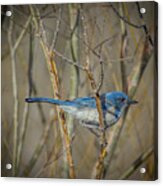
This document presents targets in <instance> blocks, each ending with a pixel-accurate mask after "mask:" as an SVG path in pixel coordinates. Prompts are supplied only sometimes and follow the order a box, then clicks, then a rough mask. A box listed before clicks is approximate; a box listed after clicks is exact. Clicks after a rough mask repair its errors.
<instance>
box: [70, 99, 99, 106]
mask: <svg viewBox="0 0 163 186" xmlns="http://www.w3.org/2000/svg"><path fill="white" fill-rule="evenodd" d="M71 102H73V103H76V105H77V106H78V107H79V108H82V107H90V108H96V100H95V98H94V97H82V98H76V99H74V100H72V101H71Z"/></svg>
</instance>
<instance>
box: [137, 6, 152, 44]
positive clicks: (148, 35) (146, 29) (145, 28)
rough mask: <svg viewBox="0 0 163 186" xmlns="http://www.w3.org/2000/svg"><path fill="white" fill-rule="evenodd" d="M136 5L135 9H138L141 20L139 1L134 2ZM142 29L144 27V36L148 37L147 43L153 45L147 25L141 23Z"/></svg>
mask: <svg viewBox="0 0 163 186" xmlns="http://www.w3.org/2000/svg"><path fill="white" fill-rule="evenodd" d="M136 6H137V9H138V13H139V17H140V19H141V20H143V14H142V13H141V12H140V4H139V2H136ZM143 29H144V32H145V34H146V36H147V37H148V40H149V43H150V44H151V45H152V47H153V46H154V43H153V40H152V37H151V35H150V34H149V31H148V28H147V25H146V24H145V23H144V24H143Z"/></svg>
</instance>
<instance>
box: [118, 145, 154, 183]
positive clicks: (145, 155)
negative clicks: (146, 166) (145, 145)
mask: <svg viewBox="0 0 163 186" xmlns="http://www.w3.org/2000/svg"><path fill="white" fill-rule="evenodd" d="M152 153H153V147H151V148H149V149H148V150H147V151H145V152H144V153H142V154H141V155H140V156H139V157H138V158H137V159H136V160H135V161H134V162H133V163H132V164H131V165H130V167H129V168H128V169H127V170H126V171H125V172H124V173H123V174H122V175H121V176H120V177H119V179H120V180H126V179H127V178H129V177H130V176H131V175H132V173H133V172H134V171H135V170H136V169H137V168H138V167H139V166H140V165H141V164H142V163H144V162H145V161H146V160H147V159H148V158H149V157H150V156H151V154H152Z"/></svg>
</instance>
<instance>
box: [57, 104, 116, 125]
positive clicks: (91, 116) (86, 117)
mask: <svg viewBox="0 0 163 186" xmlns="http://www.w3.org/2000/svg"><path fill="white" fill-rule="evenodd" d="M61 108H62V109H63V110H64V111H66V112H68V113H70V114H71V115H73V116H74V117H75V118H77V119H79V120H80V121H81V123H82V124H83V123H85V126H87V125H88V127H98V126H99V113H98V111H97V109H93V108H82V109H78V108H76V107H71V106H61ZM110 111H111V112H112V113H109V112H107V113H106V114H105V118H104V119H105V124H106V125H107V126H109V125H112V124H113V123H115V122H116V121H117V120H118V118H116V117H115V115H114V111H115V110H114V109H111V108H110Z"/></svg>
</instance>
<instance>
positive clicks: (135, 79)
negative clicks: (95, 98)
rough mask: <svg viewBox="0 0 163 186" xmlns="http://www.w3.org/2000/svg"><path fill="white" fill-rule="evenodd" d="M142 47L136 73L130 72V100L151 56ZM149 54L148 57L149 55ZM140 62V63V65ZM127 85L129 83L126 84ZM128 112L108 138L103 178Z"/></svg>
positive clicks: (143, 45) (144, 44)
mask: <svg viewBox="0 0 163 186" xmlns="http://www.w3.org/2000/svg"><path fill="white" fill-rule="evenodd" d="M141 44H142V46H141V47H139V48H140V49H139V50H138V51H137V52H138V53H139V58H138V59H137V61H139V63H137V64H136V65H137V66H138V68H136V71H135V68H133V70H132V71H131V77H130V78H131V80H130V81H131V82H132V81H133V82H134V83H133V84H132V83H130V87H128V95H129V97H130V98H131V99H132V97H133V96H134V94H135V92H136V90H137V88H138V85H139V82H140V80H141V78H142V75H143V72H144V70H145V68H146V66H147V64H148V61H149V59H150V56H151V54H152V52H151V51H148V52H147V50H144V48H146V47H147V46H146V41H145V42H143V43H141ZM149 54H150V55H149ZM141 61H142V62H145V64H146V65H145V66H144V68H139V65H140V66H142V62H141ZM140 62H141V63H140ZM128 83H129V82H128ZM128 110H129V107H128V108H127V109H126V111H125V113H124V116H123V118H120V120H119V122H118V124H117V125H116V127H115V129H114V131H113V133H112V135H111V136H110V140H109V145H108V146H107V151H109V152H110V153H109V154H108V156H107V158H106V161H105V165H104V167H105V168H104V175H103V178H104V177H105V175H106V174H107V172H108V171H109V168H110V166H109V165H110V163H111V160H112V157H113V154H114V152H115V149H116V146H117V143H118V141H119V138H120V134H121V131H122V129H123V126H124V124H125V119H126V117H127V114H128Z"/></svg>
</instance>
